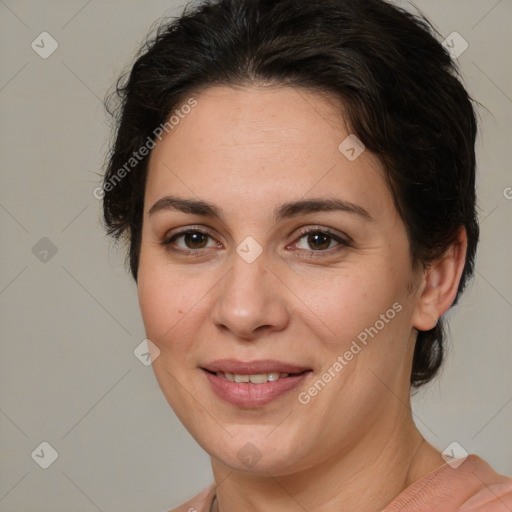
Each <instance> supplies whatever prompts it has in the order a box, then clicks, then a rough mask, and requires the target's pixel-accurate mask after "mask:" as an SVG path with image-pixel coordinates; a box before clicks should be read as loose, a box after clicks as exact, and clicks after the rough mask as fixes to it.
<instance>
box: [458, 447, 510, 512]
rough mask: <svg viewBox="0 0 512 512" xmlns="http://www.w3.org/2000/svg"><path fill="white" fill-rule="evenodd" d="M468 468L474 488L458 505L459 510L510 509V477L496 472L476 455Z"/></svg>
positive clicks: (493, 511) (469, 511) (495, 510)
mask: <svg viewBox="0 0 512 512" xmlns="http://www.w3.org/2000/svg"><path fill="white" fill-rule="evenodd" d="M472 462H473V464H472V466H470V467H469V468H468V469H469V470H470V471H471V473H470V475H469V476H470V477H471V478H473V479H475V484H476V485H475V487H476V488H475V490H474V492H472V493H471V494H470V495H469V496H468V497H467V498H466V499H465V501H464V502H463V503H461V505H460V509H459V510H460V511H461V512H480V511H482V512H484V511H485V512H500V511H508V510H512V478H511V477H508V476H505V475H500V474H499V473H496V472H495V471H494V470H493V469H492V468H491V466H489V464H487V462H485V461H484V460H483V459H481V458H480V457H477V456H476V455H474V456H473V461H472Z"/></svg>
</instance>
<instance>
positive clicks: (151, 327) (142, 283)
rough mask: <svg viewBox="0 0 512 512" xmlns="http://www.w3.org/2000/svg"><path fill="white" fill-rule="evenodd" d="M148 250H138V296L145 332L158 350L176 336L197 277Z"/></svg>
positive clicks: (190, 307) (197, 288)
mask: <svg viewBox="0 0 512 512" xmlns="http://www.w3.org/2000/svg"><path fill="white" fill-rule="evenodd" d="M160 260H161V258H159V257H158V256H157V255H155V254H152V253H151V252H150V251H149V250H148V251H142V252H141V258H140V264H139V271H138V287H137V293H138V299H139V305H140V310H141V314H142V319H143V322H144V327H145V330H146V335H147V337H148V338H149V339H151V341H153V342H154V343H155V344H156V345H157V346H158V347H159V348H160V350H162V351H165V350H168V349H169V348H170V346H171V345H172V343H170V341H171V340H173V339H174V338H176V334H177V332H178V331H179V329H180V324H181V323H182V321H183V319H184V317H186V316H188V315H190V314H191V312H192V311H193V309H194V305H195V304H196V303H197V300H198V299H197V297H198V296H200V294H201V290H200V281H199V280H197V279H190V278H187V277H185V276H184V275H182V274H180V272H176V269H171V268H170V267H169V266H167V265H165V264H163V263H162V262H161V261H160Z"/></svg>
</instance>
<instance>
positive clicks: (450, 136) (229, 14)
mask: <svg viewBox="0 0 512 512" xmlns="http://www.w3.org/2000/svg"><path fill="white" fill-rule="evenodd" d="M436 35H437V34H436V32H435V30H434V29H433V27H432V26H431V25H430V23H429V22H428V21H427V20H426V19H425V18H424V17H423V16H421V15H419V14H417V15H414V14H412V13H409V12H408V11H406V10H404V9H401V8H399V7H397V6H395V5H392V4H391V3H389V2H387V1H384V0H357V1H354V0H216V1H204V2H201V3H200V4H199V5H196V6H195V7H192V8H190V9H185V11H184V12H183V14H182V15H181V16H180V17H177V18H175V19H172V20H170V21H169V20H166V19H164V20H163V22H162V23H161V24H160V26H159V27H158V28H157V30H156V31H155V34H154V35H153V36H151V37H148V39H147V40H146V42H145V44H144V45H143V46H142V48H141V49H140V51H139V54H138V56H137V58H136V61H135V63H134V64H133V67H132V68H131V70H130V71H129V72H127V73H125V74H124V75H122V76H121V78H120V79H119V80H118V82H117V83H116V85H115V90H114V91H113V92H112V93H111V94H110V95H109V96H107V98H106V102H105V105H106V108H107V110H108V111H109V112H110V114H112V115H113V117H114V120H115V128H116V130H115V135H114V142H113V144H112V147H111V150H110V152H109V154H108V156H107V162H108V163H107V164H106V172H105V176H104V182H103V190H104V196H103V212H104V222H105V225H106V229H107V232H108V233H109V234H110V235H112V236H113V237H114V238H115V239H119V238H121V237H122V236H123V237H126V239H127V240H128V243H129V251H128V255H129V264H130V269H131V273H132V275H133V277H134V279H135V280H137V269H138V265H139V254H140V244H141V231H142V219H143V202H144V189H145V182H146V175H147V165H148V160H149V156H145V157H144V158H140V161H139V160H138V161H137V162H133V164H134V165H133V169H128V171H129V172H125V173H123V179H121V180H118V181H117V182H115V183H114V178H115V177H116V176H117V177H119V172H120V169H122V168H123V166H124V168H125V170H126V162H128V161H130V158H132V157H133V155H134V153H135V152H137V151H138V150H139V148H141V147H142V146H144V145H145V144H147V141H154V139H155V128H157V127H158V126H161V125H163V124H165V123H166V121H167V119H168V118H169V116H170V115H171V114H172V112H173V109H176V108H177V107H178V106H179V105H180V102H183V101H185V100H186V99H187V98H190V96H191V95H192V94H196V93H198V92H200V91H201V90H204V89H206V88H208V87H211V86H219V85H221V86H251V85H261V84H275V85H284V86H291V87H298V88H305V89H308V90H312V91H318V92H323V93H325V92H326V93H330V94H331V95H335V97H337V98H339V99H340V100H341V101H342V104H343V107H344V116H345V122H346V123H347V124H348V126H349V127H350V130H351V133H354V134H355V135H356V136H357V137H358V138H359V139H360V141H361V142H362V143H363V144H364V145H365V146H366V148H367V149H369V150H370V151H371V152H373V153H375V154H376V155H377V156H378V157H379V158H380V160H381V162H382V164H383V166H384V170H385V177H386V180H387V183H388V185H389V187H390V190H391V193H392V195H393V198H394V202H395V205H396V208H397V210H398V212H399V214H400V216H401V218H402V219H403V222H404V224H405V226H406V229H407V234H408V239H409V245H410V252H411V259H412V262H413V264H414V265H415V266H417V265H423V267H424V268H427V267H428V264H429V263H430V262H432V261H433V260H435V259H436V258H438V257H439V256H441V255H442V254H443V253H444V252H445V251H446V249H447V248H448V247H449V246H450V245H451V244H453V243H456V241H457V239H458V235H459V232H460V229H461V228H465V230H466V233H467V243H468V245H467V254H466V261H465V265H464V269H463V273H462V277H461V280H460V283H459V288H458V291H457V296H456V299H455V301H454V303H456V302H457V300H458V298H459V296H460V294H461V293H462V291H463V289H464V287H465V285H466V282H467V280H468V279H469V278H470V277H471V275H472V273H473V267H474V259H475V252H476V246H477V242H478V236H479V227H478V220H477V214H476V196H475V137H476V131H477V126H476V118H475V112H474V109H473V104H472V100H471V98H470V97H469V95H468V93H467V91H466V90H465V88H464V86H463V85H462V80H461V77H460V73H459V71H458V69H457V66H456V64H455V63H454V62H453V61H452V59H451V58H450V55H449V53H448V51H447V50H446V49H445V48H444V47H443V45H442V44H441V43H440V42H439V40H438V39H439V38H436ZM108 184H110V186H108V187H107V185H108ZM443 342H444V330H443V320H442V319H440V320H439V321H438V323H437V325H436V326H435V327H434V328H433V329H431V330H429V331H419V332H418V335H417V339H416V345H415V351H414V356H413V364H412V371H411V380H410V382H411V385H412V386H413V387H419V386H421V385H422V384H425V383H427V382H429V381H430V380H431V379H432V378H433V377H434V376H435V375H436V374H437V372H438V370H439V368H440V366H441V363H442V361H443V357H444V343H443Z"/></svg>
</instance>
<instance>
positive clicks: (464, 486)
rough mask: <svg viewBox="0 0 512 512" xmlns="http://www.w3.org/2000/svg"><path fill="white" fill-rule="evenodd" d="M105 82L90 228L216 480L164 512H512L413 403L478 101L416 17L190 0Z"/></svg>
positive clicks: (466, 249)
mask: <svg viewBox="0 0 512 512" xmlns="http://www.w3.org/2000/svg"><path fill="white" fill-rule="evenodd" d="M117 93H118V95H119V97H120V99H121V103H120V105H119V110H118V112H119V118H118V131H117V134H116V140H115V144H114V146H113V149H112V152H111V155H110V160H109V164H108V169H107V172H106V175H105V181H104V185H103V189H104V192H105V195H104V215H105V221H106V226H107V228H108V231H109V233H110V234H111V235H113V236H115V237H116V238H119V237H120V236H126V237H127V240H128V241H129V255H130V266H131V271H132V274H133V277H134V278H135V280H136V281H137V285H138V293H139V301H140V307H141V311H142V316H143V320H144V325H145V329H146V333H147V337H148V339H149V340H151V341H150V343H149V346H150V351H151V355H152V362H153V368H154V371H155V375H156V377H157V380H158V382H159V385H160V387H161V389H162V391H163V393H164V395H165V397H166V398H167V400H168V402H169V404H170V405H171V407H172V408H173V410H174V411H175V413H176V414H177V416H178V417H179V418H180V420H181V421H182V423H183V424H184V425H185V427H186V428H187V429H188V430H189V432H190V433H191V434H192V435H193V436H194V438H195V439H196V440H197V442H198V443H199V444H200V445H201V446H202V447H203V448H204V449H205V450H206V451H207V452H208V454H209V455H210V456H211V463H212V469H213V474H214V478H215V483H214V484H212V485H211V486H210V487H209V488H207V489H206V490H205V491H203V492H202V493H201V494H200V495H199V496H197V497H195V498H193V499H192V500H191V501H189V502H187V503H186V504H184V505H182V506H181V507H178V508H177V509H175V510H176V511H194V510H197V511H208V510H211V511H220V512H229V511H239V510H255V511H256V510H266V511H269V510H275V511H280V512H282V511H294V510H308V511H318V512H323V511H333V510H357V511H380V510H385V511H387V512H389V511H395V510H414V511H418V510H482V511H483V510H485V511H489V510H496V511H497V510H511V509H512V479H510V478H507V477H504V476H501V475H498V474H496V473H495V472H494V471H493V470H492V469H491V467H490V466H489V465H488V464H487V463H486V462H485V461H483V460H482V459H480V458H479V457H477V456H476V455H469V456H466V455H467V454H465V453H464V452H463V448H462V447H460V446H459V445H455V446H453V447H451V452H449V453H448V455H446V454H444V455H442V454H441V453H440V452H439V450H438V449H436V448H435V447H433V446H431V445H430V444H429V443H427V442H426V440H425V439H424V438H423V437H422V435H421V434H420V432H419V431H418V429H417V428H416V426H415V424H414V422H413V419H412V414H411V409H410V391H411V387H412V388H418V387H419V386H421V385H423V384H425V383H427V382H429V381H430V380H431V379H432V378H433V377H434V376H435V375H436V373H437V372H438V370H439V368H440V366H441V363H442V359H443V320H442V315H443V314H444V313H445V312H446V311H447V310H448V309H449V308H450V306H451V305H452V304H454V303H456V301H457V299H458V297H459V296H460V294H461V292H462V291H463V288H464V286H465V284H466V282H467V280H468V279H469V278H470V276H471V275H472V271H473V264H474V258H475V250H476V245H477V241H478V224H477V220H476V214H475V154H474V143H475V134H476V122H475V115H474V111H473V107H472V104H471V101H470V98H469V97H468V95H467V93H466V91H465V89H464V88H463V86H462V85H461V83H460V81H459V80H458V78H457V73H456V69H455V66H454V64H453V63H452V62H451V60H450V57H449V55H448V53H447V52H446V51H445V50H444V48H443V47H442V46H441V44H439V43H438V42H437V40H436V39H435V37H434V36H433V35H432V33H431V30H430V28H429V25H428V24H427V23H426V22H425V21H424V20H422V19H420V18H417V17H414V16H412V15H410V14H408V13H406V12H405V11H402V10H400V9H398V8H396V7H394V6H392V5H391V4H388V3H386V2H384V1H382V0H362V1H358V2H353V1H350V0H316V1H306V0H300V1H297V0H279V1H275V0H272V1H271V0H219V1H211V2H205V3H203V4H202V5H200V6H198V7H197V8H196V9H194V10H191V11H189V12H187V13H185V14H184V15H183V16H182V17H181V18H179V19H177V20H176V21H174V22H172V23H170V24H168V25H163V26H162V27H161V28H160V30H159V32H158V34H157V37H156V38H155V40H154V41H152V42H150V43H148V45H147V47H146V48H145V49H144V51H143V52H142V55H141V56H140V57H139V58H138V60H137V61H136V63H135V64H134V66H133V68H132V70H131V72H130V74H129V77H128V79H127V80H126V82H124V83H120V84H119V85H118V88H117ZM507 507H508V508H507Z"/></svg>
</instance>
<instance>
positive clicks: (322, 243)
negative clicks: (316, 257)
mask: <svg viewBox="0 0 512 512" xmlns="http://www.w3.org/2000/svg"><path fill="white" fill-rule="evenodd" d="M329 238H330V237H329V235H326V234H325V233H314V234H311V235H309V236H308V243H309V244H310V246H311V247H312V248H313V249H314V250H319V249H327V248H328V247H329Z"/></svg>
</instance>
